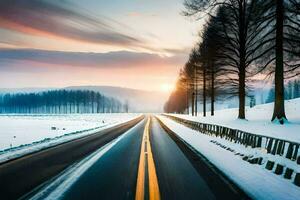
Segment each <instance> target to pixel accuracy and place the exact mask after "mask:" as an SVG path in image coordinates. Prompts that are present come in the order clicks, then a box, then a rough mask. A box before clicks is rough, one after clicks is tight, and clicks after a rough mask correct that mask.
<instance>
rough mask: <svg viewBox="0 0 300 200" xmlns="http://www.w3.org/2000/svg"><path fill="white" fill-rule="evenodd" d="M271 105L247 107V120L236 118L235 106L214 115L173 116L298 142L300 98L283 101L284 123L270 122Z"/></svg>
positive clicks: (299, 136)
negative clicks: (285, 120)
mask: <svg viewBox="0 0 300 200" xmlns="http://www.w3.org/2000/svg"><path fill="white" fill-rule="evenodd" d="M273 105H274V103H269V104H262V105H257V106H255V107H253V108H249V107H247V108H246V118H247V120H240V119H237V116H238V109H237V108H232V109H224V110H217V111H215V116H209V115H210V113H209V112H207V115H208V116H207V117H203V116H202V113H198V116H197V117H193V116H190V115H178V114H175V115H174V116H177V117H181V118H184V119H188V120H191V121H197V122H202V123H208V124H216V125H222V126H226V127H228V128H233V129H239V130H242V131H246V132H249V133H254V134H259V135H265V136H271V137H275V138H280V139H285V140H289V141H295V142H300V98H298V99H292V100H286V101H285V109H286V114H287V117H288V120H289V122H288V123H287V124H285V125H280V124H276V123H272V122H271V118H272V113H273Z"/></svg>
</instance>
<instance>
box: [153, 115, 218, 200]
mask: <svg viewBox="0 0 300 200" xmlns="http://www.w3.org/2000/svg"><path fill="white" fill-rule="evenodd" d="M150 139H151V144H152V150H153V156H154V160H155V165H156V171H157V176H158V182H159V189H160V194H161V198H162V199H191V200H192V199H215V195H214V191H213V190H212V189H210V188H209V186H208V185H207V183H206V182H205V180H204V179H203V178H202V177H201V175H200V174H199V173H198V172H197V171H196V170H195V168H194V167H193V165H192V164H191V162H190V161H189V160H188V159H187V157H186V156H185V155H184V154H183V152H182V151H181V150H180V148H179V147H178V146H177V145H176V143H175V142H174V141H173V140H172V138H171V137H170V136H169V135H168V134H167V133H166V132H165V130H164V129H163V128H162V127H161V126H160V124H159V123H158V121H157V120H156V119H154V118H153V120H152V123H151V134H150Z"/></svg>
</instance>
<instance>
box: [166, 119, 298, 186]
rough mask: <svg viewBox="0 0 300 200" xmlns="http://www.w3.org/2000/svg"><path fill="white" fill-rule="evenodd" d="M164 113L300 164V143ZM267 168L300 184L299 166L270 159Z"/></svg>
mask: <svg viewBox="0 0 300 200" xmlns="http://www.w3.org/2000/svg"><path fill="white" fill-rule="evenodd" d="M163 115H164V116H166V117H168V118H170V119H173V120H174V121H176V122H178V123H180V124H183V125H185V126H187V127H189V128H191V129H194V130H196V131H199V132H200V133H203V134H206V135H211V136H215V137H220V138H223V139H226V140H229V141H230V142H234V143H237V144H240V145H243V146H245V147H251V148H263V149H265V150H266V153H267V154H272V155H279V156H282V157H285V158H286V159H289V160H291V161H293V162H296V163H297V165H300V155H299V152H300V151H299V147H300V143H297V142H292V141H288V140H283V139H279V138H274V137H269V136H264V135H258V134H253V133H248V132H245V131H242V130H238V129H232V128H228V127H225V126H220V125H215V124H207V123H202V122H195V121H191V120H187V119H183V118H180V117H176V116H173V115H167V114H163ZM299 131H300V130H299ZM299 134H300V133H299ZM261 159H262V158H255V160H257V161H258V160H261ZM243 160H247V159H243ZM253 160H254V159H252V160H248V162H250V163H252V164H255V163H258V164H261V163H259V162H252V161H253ZM275 166H276V167H275ZM274 167H275V168H274ZM265 168H266V169H267V170H273V169H274V173H275V174H277V175H281V174H284V176H283V177H284V178H286V179H293V182H294V184H295V185H297V186H300V170H299V169H298V168H297V169H296V170H295V169H291V168H289V167H288V166H283V165H282V164H281V163H277V164H276V163H275V161H271V160H268V161H267V162H266V165H265ZM284 169H285V171H284Z"/></svg>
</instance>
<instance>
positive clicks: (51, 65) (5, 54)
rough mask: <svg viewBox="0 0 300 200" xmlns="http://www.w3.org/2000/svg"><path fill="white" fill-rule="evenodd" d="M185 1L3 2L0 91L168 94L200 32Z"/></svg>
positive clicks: (0, 42) (30, 0)
mask: <svg viewBox="0 0 300 200" xmlns="http://www.w3.org/2000/svg"><path fill="white" fill-rule="evenodd" d="M182 1H183V0H163V1H162V0H109V1H108V0H84V1H81V0H48V1H42V0H27V1H26V0H1V1H0V78H1V88H4V87H6V88H7V87H9V88H12V87H64V86H71V85H73V86H74V85H111V86H121V87H129V88H136V89H146V90H165V91H167V90H168V89H169V88H170V87H171V85H172V84H173V83H174V81H175V80H176V77H177V74H178V71H179V69H180V68H181V67H182V66H183V64H184V63H185V61H186V59H187V56H188V52H189V50H190V48H191V47H192V46H193V44H194V43H195V42H196V40H197V33H198V31H199V30H200V28H201V22H195V21H192V20H190V19H187V18H185V17H183V16H182V15H181V14H180V13H181V11H182V10H183V9H184V8H183V5H182Z"/></svg>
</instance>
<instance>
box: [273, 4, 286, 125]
mask: <svg viewBox="0 0 300 200" xmlns="http://www.w3.org/2000/svg"><path fill="white" fill-rule="evenodd" d="M283 9H284V8H283V0H276V68H275V102H274V111H273V117H272V121H274V120H275V119H278V120H279V122H280V123H281V124H283V123H284V121H285V120H286V116H285V110H284V74H283V71H284V69H283V12H284V10H283Z"/></svg>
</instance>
